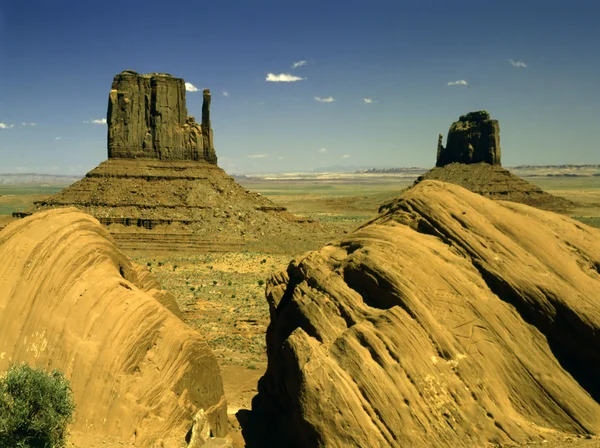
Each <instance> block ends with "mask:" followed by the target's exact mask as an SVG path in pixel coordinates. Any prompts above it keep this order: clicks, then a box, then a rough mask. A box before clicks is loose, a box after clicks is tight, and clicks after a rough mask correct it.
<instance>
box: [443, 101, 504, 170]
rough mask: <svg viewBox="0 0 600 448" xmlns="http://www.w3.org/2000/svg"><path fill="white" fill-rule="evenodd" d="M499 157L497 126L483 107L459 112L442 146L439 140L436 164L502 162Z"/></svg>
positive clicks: (495, 121) (494, 163)
mask: <svg viewBox="0 0 600 448" xmlns="http://www.w3.org/2000/svg"><path fill="white" fill-rule="evenodd" d="M500 156H501V154H500V125H499V124H498V120H492V119H491V117H490V114H489V113H488V112H487V111H483V110H482V111H477V112H470V113H468V114H465V115H461V116H460V118H459V119H458V121H455V122H454V123H452V125H451V126H450V130H449V131H448V139H447V142H446V147H445V148H444V147H443V146H442V140H441V139H438V150H437V162H436V164H435V165H436V166H445V165H448V164H450V163H480V162H485V163H489V164H490V165H501V162H500Z"/></svg>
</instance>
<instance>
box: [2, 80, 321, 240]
mask: <svg viewBox="0 0 600 448" xmlns="http://www.w3.org/2000/svg"><path fill="white" fill-rule="evenodd" d="M108 96H109V100H108V110H107V124H108V138H107V150H108V160H106V161H104V162H102V163H101V164H100V165H98V166H97V167H96V168H94V169H93V170H92V171H90V172H89V173H87V174H86V175H85V177H84V178H83V179H81V180H80V181H78V182H75V183H74V184H73V185H71V186H69V187H67V188H65V189H64V190H63V191H61V192H59V193H57V194H56V195H54V196H51V197H49V198H47V199H44V200H42V201H37V202H35V203H34V205H33V206H32V207H31V208H30V209H28V210H26V211H24V212H18V213H14V214H13V215H14V216H15V217H19V218H20V217H24V216H29V215H31V214H32V213H35V212H38V211H42V210H49V209H53V208H57V207H76V208H78V209H79V210H82V211H84V212H85V213H88V214H90V215H92V216H94V217H95V218H96V219H98V221H100V222H101V223H102V224H104V225H106V226H109V229H110V231H111V234H112V235H113V237H114V238H115V239H116V240H117V241H118V243H119V246H120V247H122V248H125V249H131V248H133V249H138V248H140V247H142V246H143V247H144V248H145V249H148V250H153V251H158V250H175V249H181V250H208V249H216V250H234V249H239V248H240V247H245V248H248V247H249V246H251V245H252V244H256V245H257V246H258V247H263V248H264V247H265V246H276V244H274V243H273V242H277V243H278V244H279V245H284V244H290V243H293V242H294V241H297V240H298V238H306V237H307V236H306V235H312V237H316V236H317V234H322V235H323V236H322V238H323V239H324V240H325V239H327V238H330V236H331V234H332V232H328V231H326V230H325V229H324V227H323V226H321V225H320V224H318V223H314V222H311V221H310V220H307V219H305V218H300V217H296V216H294V215H292V214H291V213H289V212H288V211H287V210H286V209H285V207H281V206H277V205H275V204H274V203H272V202H271V201H270V200H268V199H267V198H264V197H262V196H260V195H259V194H258V193H253V192H250V191H248V190H247V189H245V188H244V187H242V186H241V185H239V184H237V183H236V182H235V181H234V179H233V178H232V177H230V176H229V175H227V174H226V173H225V171H223V170H222V169H221V168H220V167H219V166H218V165H217V155H216V152H215V149H214V143H213V130H212V127H211V126H212V125H211V119H210V105H211V95H210V91H209V90H208V89H205V90H204V93H203V105H202V119H201V123H200V124H198V123H196V122H195V119H194V117H190V116H188V115H187V105H186V91H185V82H184V80H183V79H181V78H176V77H173V76H171V75H168V74H162V73H152V74H149V75H144V74H138V73H136V72H134V71H131V70H126V71H124V72H122V73H120V74H118V75H116V76H115V77H114V80H113V83H112V86H111V90H110V92H109V95H108ZM287 235H293V237H292V238H289V237H287ZM286 240H287V241H286Z"/></svg>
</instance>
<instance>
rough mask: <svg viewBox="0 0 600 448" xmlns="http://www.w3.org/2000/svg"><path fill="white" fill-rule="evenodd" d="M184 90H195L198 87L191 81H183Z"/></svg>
mask: <svg viewBox="0 0 600 448" xmlns="http://www.w3.org/2000/svg"><path fill="white" fill-rule="evenodd" d="M185 90H187V91H188V92H197V91H198V90H199V89H198V87H196V86H195V85H194V84H192V83H191V82H186V83H185Z"/></svg>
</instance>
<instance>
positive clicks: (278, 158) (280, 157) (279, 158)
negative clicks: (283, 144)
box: [277, 156, 285, 160]
mask: <svg viewBox="0 0 600 448" xmlns="http://www.w3.org/2000/svg"><path fill="white" fill-rule="evenodd" d="M283 159H285V157H283V156H279V157H277V160H283Z"/></svg>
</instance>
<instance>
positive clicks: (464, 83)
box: [448, 79, 469, 86]
mask: <svg viewBox="0 0 600 448" xmlns="http://www.w3.org/2000/svg"><path fill="white" fill-rule="evenodd" d="M448 85H449V86H468V85H469V83H468V82H467V81H465V80H464V79H459V80H458V81H450V82H449V83H448Z"/></svg>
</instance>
